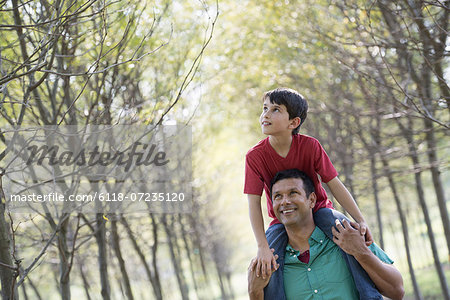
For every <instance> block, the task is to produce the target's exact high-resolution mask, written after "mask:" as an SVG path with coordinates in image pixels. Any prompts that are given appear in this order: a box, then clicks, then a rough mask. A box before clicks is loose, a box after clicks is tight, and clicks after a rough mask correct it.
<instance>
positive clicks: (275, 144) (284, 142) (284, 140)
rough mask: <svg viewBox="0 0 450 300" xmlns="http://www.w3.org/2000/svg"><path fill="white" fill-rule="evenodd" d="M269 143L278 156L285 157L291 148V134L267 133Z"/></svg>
mask: <svg viewBox="0 0 450 300" xmlns="http://www.w3.org/2000/svg"><path fill="white" fill-rule="evenodd" d="M269 143H270V145H271V146H272V148H273V149H274V150H275V151H276V152H277V153H278V154H279V155H280V156H282V157H286V156H287V155H288V153H289V149H291V144H292V134H289V135H283V136H274V135H269Z"/></svg>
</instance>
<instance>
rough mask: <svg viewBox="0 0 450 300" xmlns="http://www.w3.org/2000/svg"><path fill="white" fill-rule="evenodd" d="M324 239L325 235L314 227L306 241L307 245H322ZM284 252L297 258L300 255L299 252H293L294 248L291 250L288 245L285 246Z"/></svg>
mask: <svg viewBox="0 0 450 300" xmlns="http://www.w3.org/2000/svg"><path fill="white" fill-rule="evenodd" d="M325 238H326V235H325V233H323V231H322V230H320V228H319V227H317V226H316V227H315V228H314V231H313V233H312V234H311V236H310V237H309V239H308V243H309V245H310V246H311V244H312V243H313V242H315V243H322V242H323V241H324V240H325ZM286 251H287V252H288V253H289V254H290V255H291V256H295V257H297V256H299V255H300V251H297V250H295V249H294V248H292V246H291V245H290V244H289V243H288V244H287V246H286Z"/></svg>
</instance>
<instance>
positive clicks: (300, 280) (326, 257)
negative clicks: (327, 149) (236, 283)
mask: <svg viewBox="0 0 450 300" xmlns="http://www.w3.org/2000/svg"><path fill="white" fill-rule="evenodd" d="M271 196H272V201H273V208H274V213H275V216H276V217H277V218H278V220H280V222H281V223H282V224H283V225H284V226H285V228H286V232H287V235H288V246H287V247H286V255H285V268H284V271H283V277H284V287H278V288H280V289H283V288H284V292H285V294H286V297H287V299H288V300H291V299H292V300H297V299H327V300H328V299H345V300H347V299H355V300H356V299H359V296H358V292H357V290H356V287H355V284H354V282H353V278H352V276H351V275H350V273H349V271H348V267H347V265H346V264H345V261H344V258H343V256H342V255H341V250H340V249H339V247H340V248H341V249H342V250H343V251H345V252H347V253H348V254H350V255H353V256H354V257H355V258H356V260H357V261H358V262H359V264H361V266H362V267H363V268H364V270H365V271H366V272H367V274H368V275H369V277H370V278H371V279H372V281H373V282H374V284H375V285H376V287H377V288H378V290H379V291H380V292H381V294H383V295H384V296H386V297H389V298H391V299H402V298H403V294H404V290H403V279H402V276H401V274H400V272H399V271H398V270H397V269H396V268H395V267H394V266H393V265H392V261H391V260H390V259H389V257H388V256H387V255H386V254H385V253H384V252H383V251H382V250H381V249H380V248H378V247H377V246H376V245H374V244H372V245H370V246H369V247H367V246H366V244H365V240H364V237H363V236H361V234H360V233H359V228H358V224H357V223H353V222H351V224H350V223H349V222H348V221H347V220H344V221H343V222H342V224H341V222H339V221H338V220H336V228H337V230H336V229H334V228H333V229H332V232H333V236H334V237H333V240H334V243H333V241H331V240H330V239H329V238H328V237H327V236H326V235H325V234H324V233H323V232H322V231H321V230H320V229H319V228H318V227H316V225H315V223H314V219H313V214H312V208H313V207H314V205H315V202H316V195H315V193H314V185H313V183H312V181H311V179H310V178H309V177H308V176H307V175H306V174H305V173H303V172H301V171H299V170H297V169H291V170H285V171H281V172H278V173H277V174H276V175H275V177H274V178H273V180H272V183H271ZM352 226H353V227H354V228H353V227H352ZM338 246H339V247H338ZM255 265H256V264H255V259H253V260H252V262H251V264H250V266H249V270H248V280H249V285H248V291H249V296H250V299H252V300H253V299H254V300H257V299H258V300H259V299H264V287H265V286H266V285H267V283H268V282H269V279H270V276H269V277H265V276H264V277H265V278H263V277H257V276H256V272H255ZM272 272H274V270H272ZM273 300H276V299H273Z"/></svg>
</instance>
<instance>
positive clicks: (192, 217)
mask: <svg viewBox="0 0 450 300" xmlns="http://www.w3.org/2000/svg"><path fill="white" fill-rule="evenodd" d="M194 205H196V204H195V203H194ZM195 212H196V209H195V207H194V212H193V213H192V214H189V215H188V218H189V221H190V224H191V227H192V228H193V229H194V236H195V245H196V247H197V249H198V256H199V258H200V265H201V267H202V272H203V276H204V277H205V282H207V281H208V272H207V271H206V263H205V258H204V254H203V246H202V244H201V238H200V232H199V231H200V229H199V228H198V227H199V225H198V223H197V220H196V218H195V215H194V214H195Z"/></svg>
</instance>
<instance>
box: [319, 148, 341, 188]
mask: <svg viewBox="0 0 450 300" xmlns="http://www.w3.org/2000/svg"><path fill="white" fill-rule="evenodd" d="M314 141H315V143H314V146H313V147H314V153H315V155H314V168H315V170H316V173H317V174H319V175H320V178H321V179H322V181H323V182H325V183H327V182H328V181H330V180H331V179H333V178H335V177H336V176H337V175H338V172H337V171H336V169H335V168H334V166H333V164H332V163H331V160H330V158H329V157H328V155H327V153H326V152H325V150H324V149H323V148H322V145H320V143H319V142H318V141H317V140H314Z"/></svg>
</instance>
